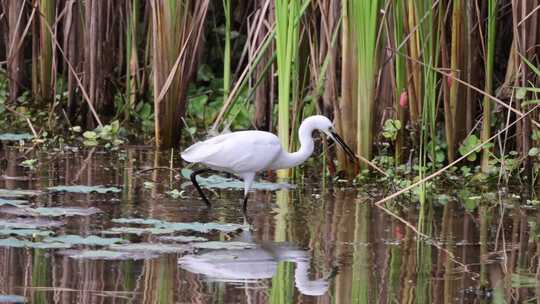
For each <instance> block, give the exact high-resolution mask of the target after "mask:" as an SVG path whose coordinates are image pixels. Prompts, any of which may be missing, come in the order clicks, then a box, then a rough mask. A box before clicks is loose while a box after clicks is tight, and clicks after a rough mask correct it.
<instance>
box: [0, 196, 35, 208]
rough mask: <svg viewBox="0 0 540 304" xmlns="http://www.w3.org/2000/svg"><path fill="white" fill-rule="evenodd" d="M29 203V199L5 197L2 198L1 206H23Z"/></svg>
mask: <svg viewBox="0 0 540 304" xmlns="http://www.w3.org/2000/svg"><path fill="white" fill-rule="evenodd" d="M25 204H28V201H25V200H18V199H4V198H0V206H15V207H18V206H21V205H25Z"/></svg>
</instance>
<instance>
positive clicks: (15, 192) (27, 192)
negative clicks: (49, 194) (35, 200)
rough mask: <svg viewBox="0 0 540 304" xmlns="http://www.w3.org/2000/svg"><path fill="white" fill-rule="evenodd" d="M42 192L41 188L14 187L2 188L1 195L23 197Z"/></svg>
mask: <svg viewBox="0 0 540 304" xmlns="http://www.w3.org/2000/svg"><path fill="white" fill-rule="evenodd" d="M39 194H41V191H39V190H19V189H17V190H13V189H0V197H4V198H21V197H25V196H36V195H39Z"/></svg>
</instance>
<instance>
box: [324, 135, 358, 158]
mask: <svg viewBox="0 0 540 304" xmlns="http://www.w3.org/2000/svg"><path fill="white" fill-rule="evenodd" d="M330 134H331V135H332V138H333V139H334V141H336V142H337V143H338V144H339V145H340V146H341V147H342V148H343V150H344V151H345V153H347V155H348V156H349V157H350V158H351V160H353V161H355V162H356V161H357V160H358V159H357V158H356V156H355V155H354V152H353V150H352V149H351V148H349V146H347V144H346V143H345V141H344V140H343V139H342V138H341V137H339V135H338V134H337V133H336V132H332V131H330Z"/></svg>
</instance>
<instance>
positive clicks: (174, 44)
mask: <svg viewBox="0 0 540 304" xmlns="http://www.w3.org/2000/svg"><path fill="white" fill-rule="evenodd" d="M208 4H209V1H208V0H205V1H191V0H182V1H178V2H176V1H165V0H152V1H150V5H151V8H152V53H153V62H152V68H153V76H154V114H155V142H156V146H157V147H158V148H159V149H168V148H171V147H175V146H178V144H179V140H180V131H181V127H182V124H181V120H180V119H179V117H183V116H184V113H185V110H186V96H187V86H188V83H189V81H190V79H191V77H192V75H193V74H194V72H195V71H196V66H197V53H198V50H199V49H200V41H201V37H202V29H203V25H204V21H205V17H206V12H207V9H208ZM186 50H188V51H186Z"/></svg>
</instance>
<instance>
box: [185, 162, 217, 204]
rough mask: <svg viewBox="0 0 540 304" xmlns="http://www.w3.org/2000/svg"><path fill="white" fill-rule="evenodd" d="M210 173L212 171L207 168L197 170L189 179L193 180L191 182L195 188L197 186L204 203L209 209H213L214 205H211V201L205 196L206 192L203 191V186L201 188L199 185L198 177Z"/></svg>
mask: <svg viewBox="0 0 540 304" xmlns="http://www.w3.org/2000/svg"><path fill="white" fill-rule="evenodd" d="M210 171H211V170H210V169H206V168H205V169H199V170H195V171H193V172H191V175H190V176H189V178H190V179H191V182H192V183H193V186H195V188H196V189H197V191H198V192H199V195H200V196H201V198H202V199H203V201H204V202H205V203H206V207H208V208H211V207H212V204H210V201H209V200H208V199H207V198H206V195H204V192H203V191H202V189H201V186H199V183H198V182H197V175H199V174H201V173H205V172H210Z"/></svg>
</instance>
